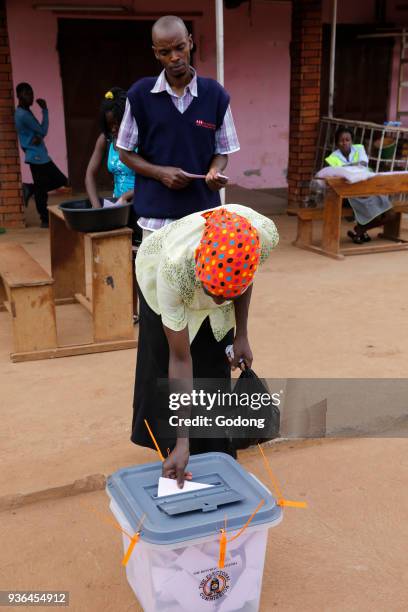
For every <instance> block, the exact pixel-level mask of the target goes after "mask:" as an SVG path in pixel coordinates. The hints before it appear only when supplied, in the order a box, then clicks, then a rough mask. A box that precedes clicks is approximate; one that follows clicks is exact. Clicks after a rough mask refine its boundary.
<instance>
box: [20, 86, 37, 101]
mask: <svg viewBox="0 0 408 612" xmlns="http://www.w3.org/2000/svg"><path fill="white" fill-rule="evenodd" d="M18 99H19V102H20V103H21V104H22V105H23V106H32V105H33V102H34V92H33V90H32V89H31V87H30V88H28V87H26V88H25V89H23V91H21V92H20V94H19V96H18Z"/></svg>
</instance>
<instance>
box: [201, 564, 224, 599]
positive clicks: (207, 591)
mask: <svg viewBox="0 0 408 612" xmlns="http://www.w3.org/2000/svg"><path fill="white" fill-rule="evenodd" d="M229 588H230V577H229V575H228V574H227V573H226V572H223V571H215V572H211V573H210V574H207V576H206V577H205V578H204V579H203V580H202V581H201V582H200V587H199V589H200V597H201V598H202V599H205V601H215V600H216V599H220V597H223V596H224V595H226V593H227V592H228V589H229Z"/></svg>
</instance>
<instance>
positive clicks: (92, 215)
mask: <svg viewBox="0 0 408 612" xmlns="http://www.w3.org/2000/svg"><path fill="white" fill-rule="evenodd" d="M131 206H132V204H131V203H129V204H120V205H118V206H113V207H111V208H92V205H91V203H90V201H89V200H70V201H68V202H62V203H61V204H60V205H59V206H58V208H59V209H60V210H61V211H62V213H63V215H64V218H65V222H66V224H67V225H68V227H69V228H70V229H71V230H74V231H75V232H108V231H110V230H114V229H119V228H121V227H126V225H127V224H128V221H129V215H130V208H131Z"/></svg>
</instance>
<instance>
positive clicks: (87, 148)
mask: <svg viewBox="0 0 408 612" xmlns="http://www.w3.org/2000/svg"><path fill="white" fill-rule="evenodd" d="M153 23H154V22H153V21H120V20H117V21H111V20H99V19H59V20H58V52H59V57H60V66H61V78H62V87H63V95H64V112H65V129H66V137H67V153H68V171H69V178H70V182H71V185H72V188H73V190H74V191H77V192H78V191H84V190H85V186H84V181H85V171H86V167H87V165H88V161H89V158H90V156H91V154H92V151H93V148H94V146H95V141H96V139H97V137H98V135H99V134H100V126H99V106H100V103H101V100H102V98H103V95H104V93H105V92H106V91H108V90H109V89H110V88H111V87H114V86H117V87H122V88H123V89H126V90H127V89H129V87H130V86H131V85H132V83H134V82H135V81H137V80H138V79H140V78H142V77H144V76H152V75H155V74H157V75H158V74H159V71H160V67H159V65H158V63H157V61H156V59H155V58H154V55H153V52H152V49H151V44H152V43H151V28H152V25H153ZM98 186H100V188H102V189H112V178H111V177H110V176H109V174H108V172H107V170H106V164H104V168H103V169H102V170H101V173H100V177H99V178H98Z"/></svg>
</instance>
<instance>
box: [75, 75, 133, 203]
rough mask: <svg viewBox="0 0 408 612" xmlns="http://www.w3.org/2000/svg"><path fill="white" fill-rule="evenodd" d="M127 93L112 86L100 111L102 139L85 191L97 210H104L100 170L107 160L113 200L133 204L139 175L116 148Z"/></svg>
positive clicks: (89, 171)
mask: <svg viewBox="0 0 408 612" xmlns="http://www.w3.org/2000/svg"><path fill="white" fill-rule="evenodd" d="M125 104H126V91H125V90H124V89H121V88H120V87H112V88H111V89H110V90H109V91H108V92H106V94H105V97H104V99H103V101H102V104H101V108H100V124H101V130H102V132H101V134H100V135H99V136H98V138H97V140H96V143H95V148H94V150H93V153H92V156H91V159H90V160H89V163H88V167H87V169H86V175H85V188H86V192H87V194H88V198H89V201H90V202H91V204H92V206H93V207H94V208H100V206H101V203H100V198H99V196H98V191H97V187H96V178H97V175H98V171H99V169H100V167H101V165H102V162H103V160H104V159H106V160H107V167H108V170H109V172H110V173H111V174H112V177H113V197H114V198H117V199H118V204H122V203H125V202H130V201H131V200H132V199H133V191H134V186H135V172H134V171H133V170H131V169H130V168H128V167H127V166H125V164H124V163H122V162H121V161H120V159H119V152H118V151H117V149H116V137H117V135H118V132H119V126H120V123H121V121H122V117H123V113H124V112H125Z"/></svg>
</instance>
